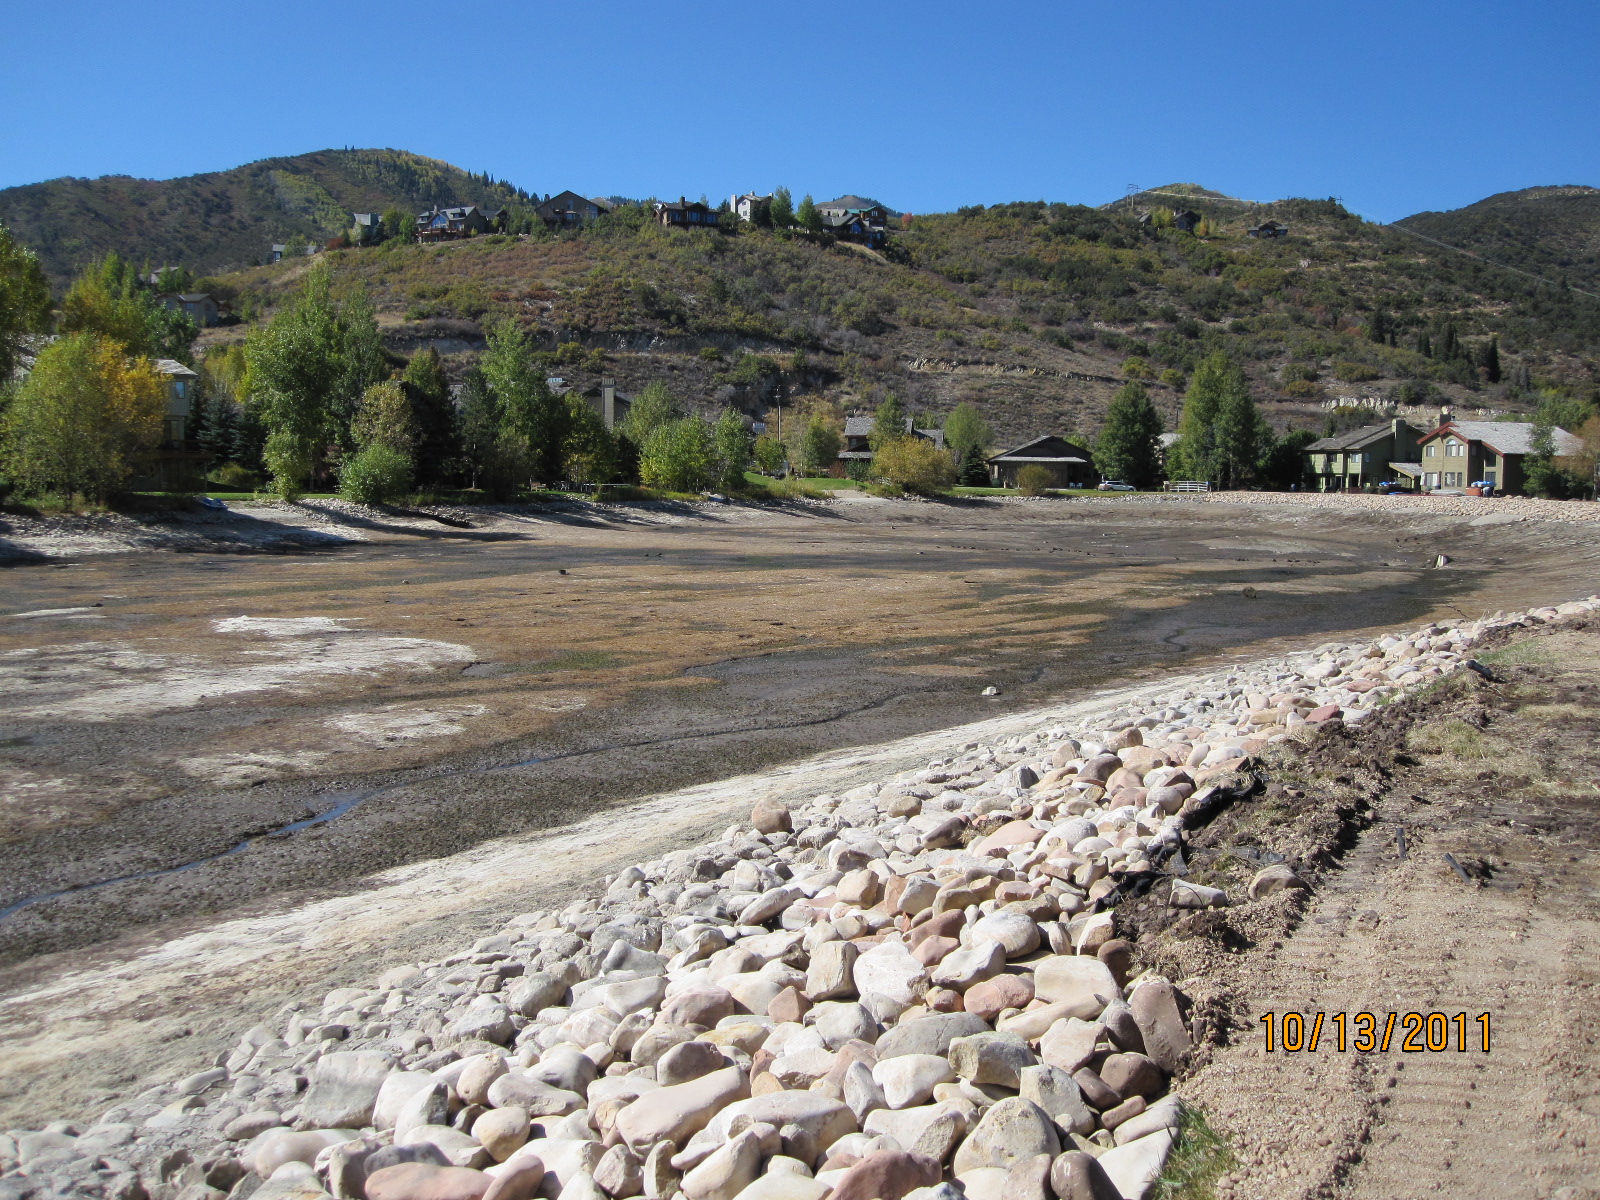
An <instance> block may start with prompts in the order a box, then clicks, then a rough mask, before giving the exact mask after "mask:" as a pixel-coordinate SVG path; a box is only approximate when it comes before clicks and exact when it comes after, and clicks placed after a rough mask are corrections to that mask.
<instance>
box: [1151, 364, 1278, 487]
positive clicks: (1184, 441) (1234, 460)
mask: <svg viewBox="0 0 1600 1200" xmlns="http://www.w3.org/2000/svg"><path fill="white" fill-rule="evenodd" d="M1265 432H1266V430H1265V422H1264V421H1263V420H1262V418H1261V414H1260V413H1259V412H1258V411H1257V409H1256V405H1255V401H1254V400H1252V399H1251V398H1250V390H1249V387H1248V385H1247V384H1246V382H1245V378H1244V372H1243V371H1241V370H1240V369H1239V367H1238V366H1237V364H1235V363H1234V362H1233V361H1232V360H1231V359H1230V358H1229V357H1228V356H1227V355H1226V354H1225V353H1223V352H1222V351H1220V350H1219V351H1217V352H1216V353H1214V354H1210V355H1207V356H1206V357H1205V358H1204V359H1202V360H1201V361H1200V365H1199V366H1197V367H1196V368H1195V372H1194V377H1193V378H1192V379H1190V381H1189V391H1188V394H1187V395H1186V396H1185V397H1184V404H1183V415H1182V417H1181V418H1180V419H1179V421H1178V441H1177V443H1176V444H1175V445H1174V446H1173V447H1172V451H1171V453H1170V454H1169V455H1168V469H1167V475H1168V477H1169V478H1172V479H1201V480H1210V481H1211V482H1212V483H1215V484H1217V485H1219V486H1222V487H1234V486H1238V484H1240V483H1241V482H1243V481H1244V480H1245V479H1246V478H1247V477H1248V476H1249V474H1250V472H1251V471H1252V469H1253V467H1254V464H1255V462H1256V460H1257V459H1258V458H1259V457H1260V455H1261V451H1262V448H1263V441H1264V434H1265Z"/></svg>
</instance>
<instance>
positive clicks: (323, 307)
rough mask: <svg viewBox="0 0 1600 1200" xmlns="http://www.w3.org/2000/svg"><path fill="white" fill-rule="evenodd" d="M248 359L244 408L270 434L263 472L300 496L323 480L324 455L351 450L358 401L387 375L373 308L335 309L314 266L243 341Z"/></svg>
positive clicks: (325, 276)
mask: <svg viewBox="0 0 1600 1200" xmlns="http://www.w3.org/2000/svg"><path fill="white" fill-rule="evenodd" d="M245 359H246V362H247V364H248V370H247V373H246V376H245V380H244V388H245V393H246V395H247V399H248V404H249V406H250V407H251V408H252V409H254V410H255V412H256V415H257V416H258V418H259V419H260V421H261V423H262V425H263V426H265V428H266V430H267V445H266V449H265V458H266V461H267V468H268V470H270V471H271V472H272V474H273V478H274V481H275V486H277V488H278V490H279V491H280V493H282V494H284V495H291V494H298V493H299V492H300V491H302V490H303V489H304V488H305V486H306V485H307V483H308V482H310V481H311V480H312V479H314V478H317V477H319V476H320V475H321V474H322V473H323V471H324V470H325V468H326V465H327V462H328V449H329V448H330V447H331V446H336V445H343V444H347V443H348V440H349V437H350V419H351V417H352V416H354V414H355V410H356V406H357V405H358V404H359V403H360V400H361V397H362V395H363V394H364V393H365V392H366V390H367V388H369V387H371V386H372V385H373V384H374V383H377V382H378V381H379V380H380V379H382V378H383V376H384V375H385V374H386V362H385V359H384V356H383V347H382V344H381V342H380V341H379V339H378V330H377V321H376V319H375V318H374V316H373V312H372V306H371V304H370V303H368V301H367V299H366V296H365V293H361V292H358V293H357V294H356V295H354V296H352V297H351V298H350V299H349V300H347V301H345V302H344V303H343V304H341V303H339V302H337V301H335V300H334V298H333V294H332V284H331V278H330V275H329V271H328V268H327V266H326V264H318V265H317V266H315V267H313V268H312V270H311V271H310V273H309V274H308V275H307V276H306V280H305V283H304V284H303V285H302V286H301V289H300V291H299V292H298V293H297V294H296V295H294V296H293V297H291V298H290V300H289V301H288V302H287V303H286V304H285V305H284V306H283V307H282V308H281V309H279V311H278V313H277V315H276V316H274V317H273V319H272V321H271V322H270V323H269V324H267V325H265V326H261V327H259V328H257V329H256V330H254V331H253V332H252V333H251V334H250V336H249V337H247V338H246V339H245Z"/></svg>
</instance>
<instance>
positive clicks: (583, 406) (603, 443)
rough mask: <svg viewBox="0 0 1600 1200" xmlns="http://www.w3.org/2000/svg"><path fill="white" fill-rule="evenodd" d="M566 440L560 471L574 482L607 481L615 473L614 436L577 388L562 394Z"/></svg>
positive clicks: (602, 418) (615, 440) (562, 450)
mask: <svg viewBox="0 0 1600 1200" xmlns="http://www.w3.org/2000/svg"><path fill="white" fill-rule="evenodd" d="M564 399H565V402H566V406H567V420H566V441H565V442H564V444H563V445H562V448H561V463H562V472H563V473H564V474H565V476H566V478H568V479H570V480H571V481H572V482H573V483H610V482H611V481H612V480H613V479H615V478H616V474H617V439H616V438H615V437H613V436H612V433H611V431H610V430H609V429H607V428H606V422H605V418H604V417H602V416H601V415H600V414H599V413H598V412H596V411H595V410H594V407H593V406H592V405H590V404H589V402H588V401H587V400H585V399H584V398H583V396H582V395H580V394H579V393H578V392H576V391H572V392H568V393H567V394H566V396H565V397H564Z"/></svg>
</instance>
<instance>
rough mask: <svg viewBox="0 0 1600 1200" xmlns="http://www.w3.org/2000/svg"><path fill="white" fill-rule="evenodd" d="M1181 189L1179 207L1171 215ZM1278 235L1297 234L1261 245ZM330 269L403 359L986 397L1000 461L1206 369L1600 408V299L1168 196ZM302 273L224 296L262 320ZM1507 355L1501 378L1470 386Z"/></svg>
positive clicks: (1333, 218) (1268, 402)
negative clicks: (1145, 391) (415, 354)
mask: <svg viewBox="0 0 1600 1200" xmlns="http://www.w3.org/2000/svg"><path fill="white" fill-rule="evenodd" d="M1174 190H1177V191H1181V192H1183V193H1184V195H1183V198H1182V199H1176V198H1172V197H1168V196H1164V195H1161V193H1165V192H1170V191H1174ZM1157 200H1170V202H1171V203H1172V204H1174V205H1175V206H1177V207H1192V208H1195V209H1196V210H1198V211H1201V212H1202V213H1203V215H1205V216H1206V218H1207V226H1206V236H1204V237H1196V236H1193V235H1190V234H1187V233H1182V232H1179V231H1177V230H1175V229H1174V228H1172V227H1171V226H1170V223H1168V218H1169V217H1170V212H1169V211H1168V210H1167V209H1165V208H1164V207H1163V206H1162V205H1160V204H1157V203H1155V201H1157ZM1268 216H1270V217H1273V218H1274V219H1276V220H1278V221H1280V222H1283V223H1285V224H1288V225H1289V226H1290V228H1291V234H1290V236H1289V237H1287V238H1284V239H1280V240H1273V241H1259V240H1256V239H1253V238H1249V237H1247V236H1246V235H1245V230H1246V229H1247V228H1248V227H1250V226H1252V225H1255V224H1258V223H1259V222H1260V221H1261V220H1262V219H1264V218H1265V217H1268ZM331 263H332V265H333V267H334V269H335V271H336V274H337V275H338V277H339V278H340V280H341V286H354V285H356V284H360V285H363V286H365V287H366V288H367V289H368V291H369V292H370V294H371V295H372V297H373V300H374V302H375V303H376V304H377V306H378V309H379V312H380V314H381V318H382V320H383V323H384V326H385V331H386V334H387V336H388V337H389V339H390V342H391V344H392V346H393V347H394V348H396V349H399V350H402V351H410V350H413V349H415V348H418V347H420V346H422V345H424V344H426V343H428V342H429V341H433V342H435V343H436V344H438V345H439V347H440V349H441V351H442V352H445V353H448V354H451V356H452V358H453V361H454V367H455V369H457V370H460V369H464V367H465V365H466V364H467V363H468V362H470V361H471V359H472V357H473V354H474V352H475V349H476V348H477V347H479V346H480V345H481V338H482V331H483V329H484V328H485V327H486V326H487V325H488V324H490V323H491V322H493V321H496V320H500V319H503V318H505V317H511V318H513V319H515V320H517V321H519V322H521V323H523V324H524V325H525V326H527V327H529V328H530V329H532V330H534V331H535V332H536V333H537V334H538V336H539V338H540V339H541V344H542V345H543V346H544V347H545V349H546V350H547V351H548V352H549V354H550V360H549V361H550V367H551V370H552V373H554V374H560V375H563V376H564V377H566V378H567V379H568V380H569V381H573V382H589V381H591V380H593V379H594V378H596V377H598V376H599V375H600V374H608V375H614V376H616V377H617V378H618V379H619V380H620V382H621V384H622V386H623V387H624V389H625V390H626V389H628V388H635V387H639V386H642V384H643V383H645V382H647V381H648V380H650V379H653V378H664V379H666V380H668V381H669V382H670V383H672V385H673V386H674V387H675V388H676V389H677V390H678V391H679V392H680V394H682V395H684V396H685V397H686V398H689V399H691V400H693V401H696V402H698V403H699V404H701V405H702V406H704V407H706V408H708V409H709V408H715V407H718V406H721V405H724V404H733V405H736V406H739V407H741V408H743V409H745V410H746V411H748V412H750V413H752V415H757V416H765V417H767V419H769V420H772V419H774V418H775V413H774V412H773V406H774V405H775V404H776V403H777V402H779V401H782V402H783V403H784V404H785V405H789V406H792V405H793V404H794V403H795V402H796V401H797V400H799V399H802V398H804V397H813V396H822V397H825V398H827V399H828V400H831V401H836V402H837V403H839V404H840V405H841V406H843V407H844V408H846V409H851V408H860V407H865V406H869V405H871V404H874V403H876V401H877V400H878V399H879V398H881V396H882V395H883V393H884V392H885V391H888V390H893V391H895V392H898V393H899V394H900V395H901V396H903V397H905V398H906V399H907V400H908V401H909V402H910V403H911V405H912V406H913V407H915V408H920V409H923V410H925V411H927V412H929V413H931V414H933V415H934V416H937V415H938V414H940V413H943V412H946V411H948V410H949V409H950V408H951V407H953V406H954V405H955V404H956V403H958V402H959V401H962V400H971V401H973V402H975V403H976V404H977V405H978V406H979V407H980V408H982V409H983V411H984V412H985V413H986V414H987V415H988V417H989V420H990V421H991V422H992V423H993V425H994V426H995V429H996V432H997V434H998V435H999V439H1000V440H1001V441H1002V442H1006V441H1016V440H1021V439H1023V438H1027V437H1032V436H1036V435H1038V434H1041V433H1045V432H1058V431H1069V432H1077V433H1079V434H1081V435H1091V434H1092V433H1093V432H1094V431H1095V429H1096V428H1097V427H1098V424H1099V421H1100V415H1101V413H1102V412H1103V410H1104V407H1105V404H1106V402H1107V401H1108V400H1109V398H1110V396H1111V394H1112V392H1113V391H1114V390H1115V389H1116V387H1117V386H1119V385H1120V383H1121V382H1122V381H1123V380H1125V379H1126V378H1129V377H1143V378H1145V379H1147V381H1148V382H1149V384H1150V386H1151V389H1152V391H1153V393H1154V395H1155V398H1156V401H1157V404H1158V405H1159V406H1160V407H1161V408H1162V409H1163V410H1164V411H1165V412H1166V413H1167V414H1168V422H1169V428H1170V427H1172V424H1173V423H1174V422H1175V417H1176V413H1177V411H1178V408H1179V405H1180V403H1181V397H1182V389H1183V387H1184V386H1185V385H1186V383H1187V377H1188V373H1189V372H1190V371H1191V370H1192V369H1193V367H1194V365H1195V364H1196V363H1197V362H1198V360H1199V359H1200V358H1201V357H1202V356H1203V355H1204V354H1205V353H1207V352H1209V351H1210V350H1213V349H1222V350H1226V351H1227V352H1229V353H1230V354H1232V355H1233V356H1235V357H1236V358H1237V359H1239V360H1240V361H1242V362H1243V363H1245V364H1246V368H1247V370H1248V372H1249V374H1250V376H1251V379H1252V381H1253V383H1254V385H1255V388H1256V391H1257V395H1258V398H1259V399H1260V400H1261V401H1262V402H1263V404H1264V405H1265V407H1266V409H1267V411H1268V413H1269V414H1270V415H1271V417H1272V419H1273V421H1274V423H1275V424H1276V425H1277V426H1278V427H1279V428H1280V429H1282V428H1286V427H1291V426H1293V427H1319V426H1320V425H1321V423H1322V420H1323V417H1324V411H1325V408H1326V407H1327V406H1329V405H1331V404H1334V403H1339V402H1341V400H1348V399H1349V398H1352V397H1354V398H1368V399H1376V400H1383V399H1386V398H1395V399H1398V400H1400V401H1401V402H1406V403H1411V404H1414V405H1416V406H1417V411H1418V412H1427V413H1431V412H1433V411H1434V410H1435V409H1436V407H1437V405H1438V404H1440V403H1441V402H1444V401H1449V402H1452V403H1454V404H1455V405H1456V406H1457V407H1458V408H1459V409H1462V410H1465V411H1471V410H1474V409H1485V410H1496V411H1525V410H1527V409H1528V408H1530V407H1531V405H1532V401H1533V396H1532V390H1533V389H1534V388H1536V387H1538V386H1540V385H1542V384H1546V383H1558V384H1565V385H1570V386H1572V387H1574V388H1577V389H1580V390H1582V389H1587V388H1591V387H1592V386H1593V384H1594V382H1595V372H1594V368H1595V364H1596V361H1597V358H1596V350H1597V348H1600V302H1595V301H1591V300H1588V299H1586V298H1584V297H1582V296H1577V295H1574V294H1571V293H1562V292H1560V291H1559V290H1557V289H1553V288H1550V287H1547V286H1544V285H1542V284H1539V283H1536V282H1534V281H1531V280H1529V279H1526V278H1524V277H1521V276H1518V275H1515V274H1512V273H1510V272H1506V271H1503V270H1499V269H1497V268H1495V267H1491V266H1488V265H1486V264H1484V263H1481V262H1478V261H1476V260H1474V259H1472V258H1469V257H1466V256H1462V255H1458V254H1453V253H1451V252H1448V251H1444V250H1439V249H1436V248H1434V247H1431V246H1430V245H1428V244H1427V243H1425V242H1422V241H1419V240H1418V239H1416V238H1413V237H1409V236H1407V235H1405V234H1403V233H1400V232H1397V231H1395V230H1393V229H1389V228H1386V227H1383V226H1377V225H1372V224H1370V223H1367V222H1364V221H1362V220H1360V219H1359V218H1357V217H1355V216H1353V215H1351V214H1350V213H1348V212H1346V211H1345V210H1344V209H1342V208H1341V207H1339V206H1338V205H1337V204H1335V203H1333V202H1331V201H1312V200H1285V201H1280V202H1278V203H1276V204H1272V205H1264V206H1243V205H1240V204H1238V203H1235V202H1228V201H1227V200H1226V199H1225V198H1223V197H1220V196H1218V195H1217V194H1215V193H1209V194H1206V193H1204V191H1203V189H1187V190H1185V189H1182V188H1177V187H1174V188H1166V189H1157V190H1156V191H1155V192H1152V193H1149V194H1146V195H1145V196H1141V197H1135V198H1134V201H1133V203H1132V204H1131V205H1129V204H1125V203H1119V204H1117V205H1114V206H1110V207H1108V208H1106V209H1091V208H1086V207H1081V206H1069V205H1051V204H1044V203H1037V202H1030V203H1020V204H1010V205H1000V206H996V207H993V208H988V209H985V208H982V207H974V208H971V209H962V210H960V211H958V212H956V213H949V214H942V215H930V216H918V217H916V218H915V219H914V220H913V221H912V222H911V223H910V225H909V227H908V228H905V229H903V230H901V231H899V232H897V233H896V234H895V236H894V238H893V239H892V243H891V246H890V249H889V251H888V252H887V253H886V254H881V255H880V254H876V253H872V252H868V251H864V250H862V249H860V248H858V247H853V246H848V245H842V244H829V243H826V242H823V241H813V240H809V239H807V238H805V237H802V236H785V235H780V234H774V233H771V232H763V231H755V230H747V231H743V232H740V233H738V234H735V235H729V234H718V233H709V232H695V233H688V232H679V231H673V232H670V233H669V232H666V231H663V230H661V229H660V228H658V227H657V226H655V225H654V224H653V223H651V222H650V221H649V219H648V218H647V216H646V215H645V214H644V213H643V212H642V211H641V210H638V209H631V210H622V211H619V212H618V213H617V214H616V215H614V216H612V217H610V218H607V219H606V220H604V221H603V222H601V223H600V224H598V225H596V226H594V227H592V228H591V229H589V230H586V231H584V232H582V233H581V234H575V235H563V236H561V237H559V238H551V239H549V240H536V239H529V238H518V237H502V236H494V237H487V238H481V239H477V240H474V241H470V242H460V243H453V244H448V245H442V246H389V247H381V248H376V249H370V250H349V251H340V252H337V253H335V254H334V255H332V256H331ZM306 269H307V265H306V264H305V263H295V264H280V265H279V266H276V267H270V268H258V269H255V270H251V271H246V272H241V273H239V274H236V275H233V276H230V277H229V278H228V280H227V281H226V285H227V286H229V287H232V288H236V289H238V291H239V292H240V294H241V297H242V298H243V299H244V301H245V305H246V307H247V308H253V309H254V310H255V311H258V312H260V313H262V314H266V313H269V312H270V311H271V309H272V308H273V306H274V305H275V304H277V303H278V302H279V301H280V300H281V298H282V297H283V295H284V294H285V293H286V291H287V290H288V289H289V288H291V287H293V286H295V285H296V282H297V280H298V278H299V276H300V275H301V274H303V272H304V271H305V270H306ZM211 336H212V337H222V338H233V337H237V336H239V333H238V331H214V332H213V334H212V335H211ZM1378 338H1381V339H1382V340H1381V341H1379V340H1376V339H1378ZM1491 338H1494V339H1497V345H1498V349H1499V357H1500V362H1501V367H1502V371H1503V378H1502V380H1501V381H1500V382H1491V381H1489V380H1488V379H1486V378H1485V376H1486V374H1488V372H1485V371H1484V370H1482V369H1480V367H1479V366H1478V359H1479V357H1480V356H1481V354H1482V352H1483V351H1484V349H1485V348H1486V346H1487V344H1488V343H1489V341H1490V339H1491ZM1419 347H1421V349H1419Z"/></svg>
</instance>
